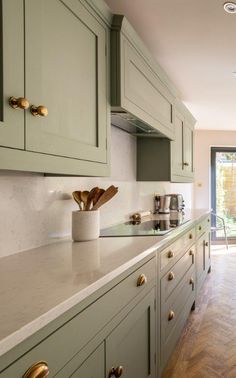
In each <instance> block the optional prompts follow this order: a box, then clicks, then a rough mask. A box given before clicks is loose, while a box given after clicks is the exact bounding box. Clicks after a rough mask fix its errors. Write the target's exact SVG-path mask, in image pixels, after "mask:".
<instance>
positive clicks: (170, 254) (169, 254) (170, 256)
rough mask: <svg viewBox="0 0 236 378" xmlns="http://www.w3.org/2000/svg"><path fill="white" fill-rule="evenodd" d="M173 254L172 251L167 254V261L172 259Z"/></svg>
mask: <svg viewBox="0 0 236 378" xmlns="http://www.w3.org/2000/svg"><path fill="white" fill-rule="evenodd" d="M174 255H175V254H174V252H172V251H169V252H168V254H167V257H168V259H171V258H172V257H174Z"/></svg>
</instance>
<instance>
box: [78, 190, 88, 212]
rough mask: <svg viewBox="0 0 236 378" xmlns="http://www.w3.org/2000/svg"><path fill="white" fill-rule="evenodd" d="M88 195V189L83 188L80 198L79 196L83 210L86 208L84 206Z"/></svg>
mask: <svg viewBox="0 0 236 378" xmlns="http://www.w3.org/2000/svg"><path fill="white" fill-rule="evenodd" d="M88 195H89V191H88V190H84V191H83V192H81V196H80V198H81V201H82V202H83V204H84V210H85V209H86V206H87V201H88Z"/></svg>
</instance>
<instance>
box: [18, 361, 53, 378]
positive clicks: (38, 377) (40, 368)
mask: <svg viewBox="0 0 236 378" xmlns="http://www.w3.org/2000/svg"><path fill="white" fill-rule="evenodd" d="M48 375H49V368H48V365H47V363H46V362H45V361H39V362H36V363H35V364H34V365H32V366H31V367H30V368H29V369H28V370H27V371H26V372H25V374H24V375H23V377H22V378H45V377H48Z"/></svg>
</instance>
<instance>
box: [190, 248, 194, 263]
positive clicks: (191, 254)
mask: <svg viewBox="0 0 236 378" xmlns="http://www.w3.org/2000/svg"><path fill="white" fill-rule="evenodd" d="M189 256H192V264H194V252H193V251H192V250H191V249H190V251H189Z"/></svg>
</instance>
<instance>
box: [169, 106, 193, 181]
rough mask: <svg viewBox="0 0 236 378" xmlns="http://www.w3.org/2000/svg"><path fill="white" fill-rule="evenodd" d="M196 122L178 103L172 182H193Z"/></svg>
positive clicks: (172, 153)
mask: <svg viewBox="0 0 236 378" xmlns="http://www.w3.org/2000/svg"><path fill="white" fill-rule="evenodd" d="M195 122H196V120H195V119H194V118H193V116H192V114H191V113H190V112H189V111H188V109H187V108H186V107H185V106H184V104H183V103H181V102H180V101H178V102H177V101H176V110H175V140H174V141H173V142H171V166H172V170H171V181H173V182H192V181H193V178H194V161H193V154H194V124H195Z"/></svg>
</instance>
